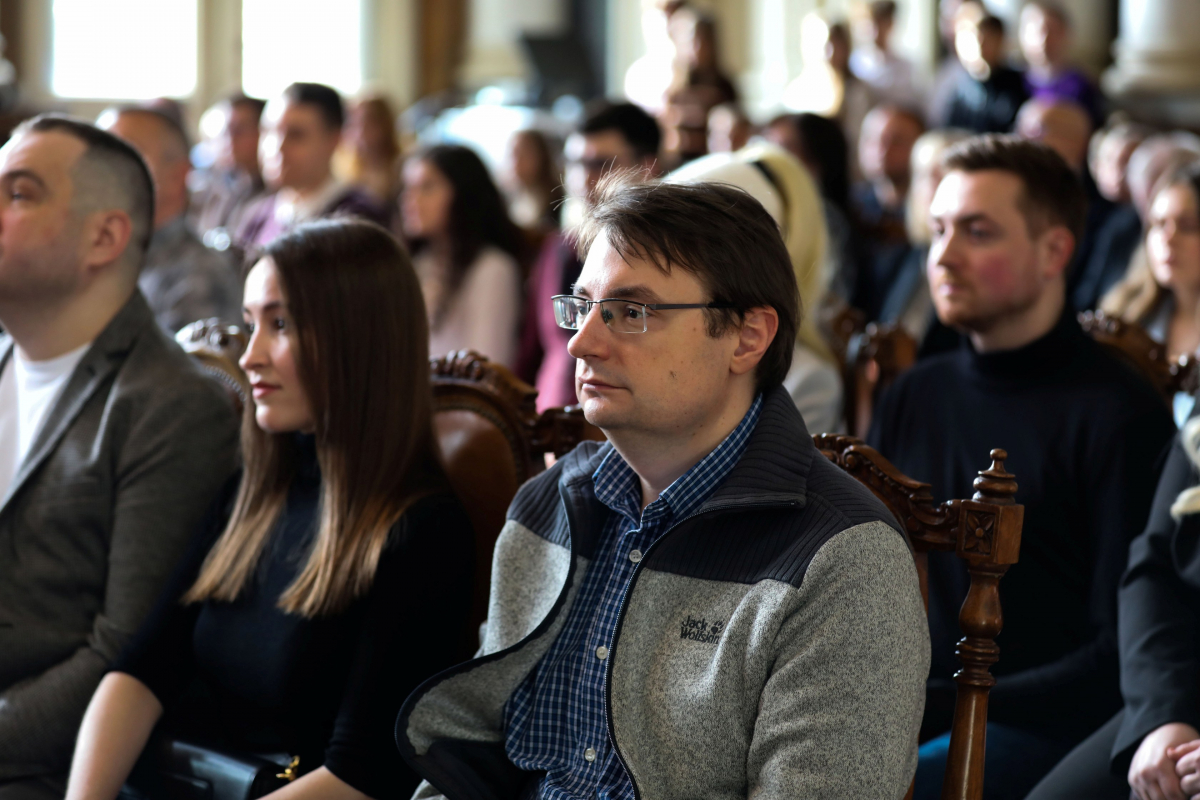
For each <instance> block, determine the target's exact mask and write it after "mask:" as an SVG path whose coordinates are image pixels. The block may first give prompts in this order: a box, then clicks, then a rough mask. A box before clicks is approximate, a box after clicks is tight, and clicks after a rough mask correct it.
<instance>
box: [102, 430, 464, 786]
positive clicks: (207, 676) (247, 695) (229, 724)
mask: <svg viewBox="0 0 1200 800" xmlns="http://www.w3.org/2000/svg"><path fill="white" fill-rule="evenodd" d="M296 439H297V453H298V457H299V463H298V465H297V467H298V474H297V475H296V477H295V478H294V480H293V481H292V485H291V487H290V489H289V491H288V496H287V504H286V507H285V509H284V512H283V514H282V515H281V517H280V519H279V521H278V522H277V523H276V525H275V528H274V530H273V532H272V534H271V538H270V540H269V541H268V543H267V544H266V546H265V547H264V550H263V553H262V556H261V558H260V561H259V564H258V569H257V573H256V574H255V576H254V578H253V579H252V581H251V584H250V585H249V586H248V587H247V589H246V590H244V591H243V593H242V595H241V597H239V598H238V599H237V600H236V601H235V602H233V603H221V602H204V603H199V604H194V605H190V606H184V605H182V604H181V603H180V602H179V598H180V597H181V596H182V595H183V593H184V592H185V591H186V590H187V588H188V587H189V586H191V585H192V583H193V582H194V581H195V579H196V576H197V575H198V573H199V569H200V565H201V564H202V562H203V560H204V557H205V555H206V554H207V553H208V550H209V549H210V548H211V546H212V544H213V543H214V542H215V541H216V538H217V536H218V535H219V534H220V532H221V531H222V530H223V529H224V527H225V523H226V521H227V520H228V518H229V513H230V509H231V507H232V499H233V495H234V494H235V492H236V489H237V481H236V479H235V480H233V481H231V482H230V485H229V486H227V487H226V492H225V496H224V497H223V498H222V499H221V500H220V501H219V502H218V503H216V504H215V505H214V510H213V512H212V513H210V515H209V519H208V520H207V521H206V523H205V525H204V528H203V529H202V532H201V535H200V536H199V538H198V540H197V543H196V546H195V547H194V548H193V552H192V554H191V555H190V556H189V558H188V559H187V560H185V562H184V563H183V564H181V565H180V568H179V570H178V571H177V572H176V575H175V578H174V580H173V582H172V585H170V586H168V587H167V590H166V591H165V592H164V594H163V597H162V600H161V602H160V604H159V607H158V609H157V610H156V611H155V612H154V613H153V614H152V615H151V617H150V618H149V619H148V621H147V622H146V624H145V626H144V627H143V629H142V631H141V632H140V634H139V636H138V638H137V640H136V641H135V642H134V643H133V644H132V645H131V646H130V649H129V650H128V651H127V652H126V653H125V654H124V655H123V656H122V658H121V659H120V660H119V662H118V663H117V664H116V665H115V667H114V669H116V670H119V671H121V672H126V673H128V674H130V675H132V676H133V677H135V678H137V679H138V680H140V681H141V682H142V683H144V684H146V686H148V687H149V688H150V690H151V691H152V692H153V693H154V694H155V696H156V697H157V698H158V699H159V700H160V702H162V704H163V707H164V710H165V714H164V720H163V727H164V729H165V730H166V731H167V732H169V733H171V734H172V735H174V736H176V737H179V738H184V739H187V740H189V741H197V742H200V743H205V744H208V745H209V746H215V747H218V748H221V749H226V750H230V751H233V752H239V753H287V754H288V755H298V756H300V765H299V769H300V772H301V773H305V772H309V771H311V770H313V769H315V768H317V767H319V766H322V765H324V766H325V767H326V768H327V769H329V770H330V771H331V772H332V773H333V774H334V775H336V776H337V777H339V778H341V779H342V780H343V781H345V782H346V783H348V784H350V785H351V786H353V787H354V788H356V789H358V790H359V791H361V792H363V793H365V794H367V795H369V796H371V797H401V796H408V794H410V793H411V792H412V790H413V789H414V788H416V785H417V777H416V774H415V773H413V772H412V771H411V769H409V767H408V766H407V765H405V763H404V762H403V760H402V759H401V757H400V754H399V751H398V750H397V749H396V745H395V740H394V734H393V728H394V726H395V721H396V715H397V714H398V713H399V710H400V705H401V703H402V702H403V701H404V699H405V697H407V696H408V694H409V693H410V692H411V691H412V690H413V689H415V688H416V687H417V686H418V685H419V684H420V683H422V682H423V681H424V680H425V679H426V678H429V677H431V676H432V675H434V674H436V673H438V672H440V671H441V670H443V669H445V668H447V667H450V666H452V665H453V664H454V663H455V661H457V660H458V659H459V657H460V656H461V655H462V654H461V652H460V650H461V642H462V640H463V634H464V630H465V628H466V625H467V624H468V614H469V609H470V604H471V591H472V581H473V575H474V559H473V554H474V535H473V533H472V529H471V524H470V521H469V519H468V518H467V516H466V513H465V512H464V511H463V509H462V506H461V505H460V504H459V502H458V500H457V499H456V498H455V497H454V496H453V495H451V494H448V493H446V494H437V495H432V496H427V497H425V498H423V499H421V500H418V501H417V502H416V503H415V504H414V505H413V506H411V507H410V508H409V509H408V510H407V511H406V512H405V513H404V516H403V517H401V519H400V520H399V521H398V522H397V523H396V525H395V526H394V527H393V529H392V531H391V537H390V539H389V541H388V544H387V547H386V549H385V550H384V552H383V555H382V556H381V558H380V561H379V567H378V569H377V570H376V572H375V579H374V581H373V583H372V586H371V588H370V590H369V592H368V593H367V594H366V595H364V596H362V597H360V598H359V599H358V600H356V601H355V602H353V603H352V604H351V605H350V606H349V607H348V608H347V609H346V610H345V611H343V612H341V613H339V614H335V615H332V616H327V617H321V618H317V619H306V618H304V617H300V616H298V615H295V614H289V613H286V612H284V611H282V610H281V609H280V608H279V607H278V606H277V605H276V603H277V601H278V600H279V597H280V596H281V595H282V594H283V592H284V591H285V590H286V589H287V587H288V586H289V585H290V584H291V583H292V581H293V579H294V578H295V577H296V575H297V574H298V573H299V572H300V570H301V569H302V568H303V565H304V563H305V560H306V559H307V557H308V552H309V549H310V546H311V543H312V539H313V535H314V534H315V532H316V522H317V507H318V501H319V499H320V490H321V475H320V470H319V468H318V466H317V460H316V451H315V448H314V446H313V439H312V437H311V436H297V437H296Z"/></svg>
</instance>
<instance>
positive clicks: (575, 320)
mask: <svg viewBox="0 0 1200 800" xmlns="http://www.w3.org/2000/svg"><path fill="white" fill-rule="evenodd" d="M550 301H551V302H552V303H554V321H555V322H557V323H558V327H560V328H566V329H567V330H571V331H577V330H579V328H580V326H582V325H583V321H584V319H585V318H586V317H587V315H588V313H589V312H590V311H591V310H592V306H600V318H601V319H602V320H604V324H605V325H607V326H608V328H609V330H611V331H615V332H616V333H645V332H646V318H647V317H648V316H650V315H649V313H648V312H650V311H666V310H670V309H676V308H733V304H732V303H634V302H631V301H629V300H612V299H607V300H588V299H587V298H584V297H574V296H572V295H569V294H556V295H555V296H554V297H551V298H550Z"/></svg>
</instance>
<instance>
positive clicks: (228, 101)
mask: <svg viewBox="0 0 1200 800" xmlns="http://www.w3.org/2000/svg"><path fill="white" fill-rule="evenodd" d="M225 105H227V106H229V107H230V108H248V109H250V110H251V111H252V112H254V116H255V117H261V116H262V112H263V109H264V108H266V107H267V101H266V100H261V99H259V98H257V97H251V96H250V95H247V94H242V93H241V92H234V93H233V94H231V95H229V96H228V97H226V98H225Z"/></svg>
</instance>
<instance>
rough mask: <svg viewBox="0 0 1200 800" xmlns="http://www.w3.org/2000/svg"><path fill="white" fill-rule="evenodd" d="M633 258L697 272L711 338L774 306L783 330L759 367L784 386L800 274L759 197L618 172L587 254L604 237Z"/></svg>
mask: <svg viewBox="0 0 1200 800" xmlns="http://www.w3.org/2000/svg"><path fill="white" fill-rule="evenodd" d="M600 236H604V237H606V238H607V240H608V242H609V244H610V245H612V247H613V249H614V250H616V251H617V253H618V254H620V256H621V257H622V258H624V259H625V260H626V261H628V260H630V259H633V258H638V259H645V260H647V261H649V262H651V263H652V264H654V265H655V266H656V267H658V268H659V269H660V270H662V271H663V272H664V273H668V274H669V273H670V271H671V269H672V268H674V267H679V268H680V269H682V270H684V271H685V272H689V273H691V274H693V275H695V276H696V278H697V279H698V280H699V281H700V284H701V285H702V286H703V287H704V288H705V290H706V291H707V292H708V293H709V295H710V297H711V300H712V302H716V303H729V304H730V305H731V306H732V308H729V309H705V311H704V313H705V315H706V316H707V318H708V335H709V336H713V337H717V336H722V335H724V334H725V333H726V332H727V331H728V330H729V328H730V327H731V326H733V325H734V324H735V319H736V320H737V322H740V321H741V320H742V319H743V318H744V316H745V313H746V312H747V311H748V310H750V309H751V308H756V307H759V306H770V307H772V308H774V309H775V311H776V313H778V315H779V329H778V330H777V331H776V332H775V339H774V340H773V341H772V342H771V344H770V346H769V347H768V348H767V352H766V353H765V354H764V355H763V358H762V361H760V362H759V363H758V367H757V368H756V370H755V381H756V384H757V387H758V390H759V391H768V390H770V389H774V388H775V387H777V386H779V385H781V384H782V383H783V379H784V377H785V376H786V375H787V373H788V369H789V368H790V367H791V365H792V349H793V348H794V347H795V344H796V329H797V328H798V327H799V325H800V293H799V290H798V289H797V288H796V274H795V272H794V270H793V269H792V261H791V258H790V257H789V256H788V251H787V246H786V245H785V244H784V243H783V237H782V236H781V235H780V233H779V226H778V225H776V223H775V220H774V219H773V218H772V217H771V215H770V214H768V213H767V211H766V209H764V208H763V207H762V204H760V203H759V202H758V201H757V200H755V199H754V198H753V197H751V196H750V195H749V194H747V193H746V192H744V191H742V190H741V189H737V188H734V187H733V186H729V185H726V184H718V183H696V184H677V183H658V182H650V183H637V182H634V181H632V180H631V178H630V176H629V175H628V174H620V173H614V174H612V175H609V176H608V177H606V178H604V179H603V180H602V181H601V183H600V192H599V200H598V201H597V202H596V203H595V205H593V206H592V207H591V208H589V209H588V210H587V211H586V213H585V216H584V219H583V225H582V226H581V228H580V239H579V241H580V252H581V253H586V252H587V251H588V249H590V248H591V245H592V244H593V243H594V242H595V241H596V240H597V239H598V238H599V237H600Z"/></svg>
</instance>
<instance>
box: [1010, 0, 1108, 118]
mask: <svg viewBox="0 0 1200 800" xmlns="http://www.w3.org/2000/svg"><path fill="white" fill-rule="evenodd" d="M1017 38H1018V40H1019V42H1020V44H1021V55H1022V56H1024V57H1025V64H1026V65H1027V68H1026V70H1025V88H1026V89H1027V90H1028V92H1029V95H1030V96H1031V97H1034V98H1036V99H1046V100H1068V101H1070V102H1072V103H1077V104H1079V105H1080V106H1082V107H1083V109H1084V110H1085V111H1086V112H1087V114H1088V117H1089V118H1090V119H1091V121H1092V124H1093V125H1099V124H1100V122H1101V120H1102V119H1103V108H1102V106H1103V98H1101V96H1100V92H1099V90H1098V89H1097V88H1096V84H1095V83H1093V82H1092V79H1091V78H1090V77H1089V76H1088V75H1087V73H1085V72H1084V71H1083V70H1081V69H1079V68H1078V67H1076V66H1073V65H1072V64H1071V61H1070V53H1071V18H1070V17H1069V16H1068V15H1067V12H1066V9H1064V8H1063V7H1062V6H1061V5H1060V4H1058V3H1055V2H1049V0H1031V2H1028V3H1026V4H1025V7H1024V8H1022V9H1021V18H1020V22H1019V29H1018V34H1017Z"/></svg>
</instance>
